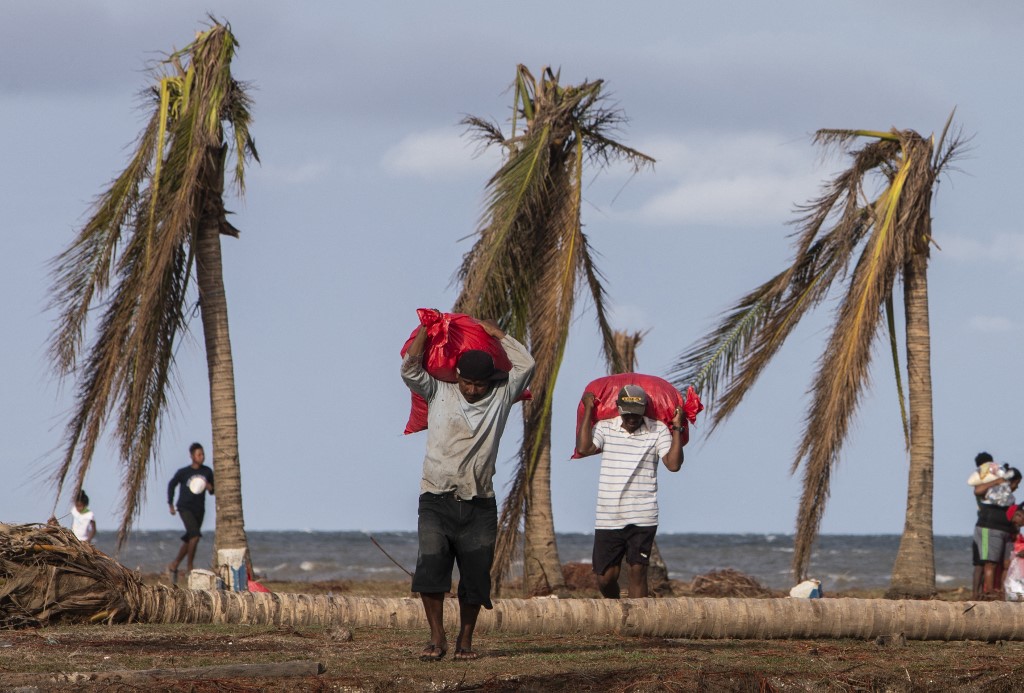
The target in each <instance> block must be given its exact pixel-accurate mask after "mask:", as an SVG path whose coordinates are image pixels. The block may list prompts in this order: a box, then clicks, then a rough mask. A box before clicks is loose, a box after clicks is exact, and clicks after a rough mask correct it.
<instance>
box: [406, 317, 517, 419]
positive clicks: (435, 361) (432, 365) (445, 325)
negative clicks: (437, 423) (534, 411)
mask: <svg viewBox="0 0 1024 693" xmlns="http://www.w3.org/2000/svg"><path fill="white" fill-rule="evenodd" d="M416 315H418V316H419V319H420V325H422V326H424V327H426V328H427V344H426V348H425V349H424V351H423V368H424V369H425V370H426V371H427V373H429V374H430V376H431V377H433V378H436V379H437V380H443V381H444V382H447V383H454V382H456V381H457V380H458V378H457V376H456V373H455V364H457V363H458V361H459V357H460V356H462V354H463V352H466V351H469V350H471V349H478V350H480V351H486V352H487V353H488V354H490V355H491V358H492V359H493V360H494V367H495V368H497V369H499V370H503V371H505V372H506V373H507V372H509V371H511V370H512V362H511V361H509V360H508V354H506V353H505V349H504V348H503V347H502V346H501V341H500V340H497V339H495V338H494V337H492V336H491V335H489V334H487V332H486V331H485V330H484V328H483V327H481V326H480V323H479V322H478V321H477V320H476V319H475V318H472V317H470V316H468V315H464V314H462V313H442V312H441V311H439V310H437V309H434V308H420V309H419V310H417V311H416ZM419 330H420V328H419V327H418V326H417V327H416V329H414V330H413V331H412V334H411V335H409V339H407V340H406V341H405V344H404V345H402V351H401V354H402V356H403V357H404V356H405V352H407V351H408V350H409V345H410V344H412V340H414V339H415V338H416V333H417V332H419ZM519 399H530V392H529V390H527V391H524V392H523V394H522V396H521V397H520V398H519ZM426 428H427V402H426V400H424V399H423V398H422V397H420V396H419V395H417V394H416V393H415V392H414V393H412V407H411V410H410V412H409V420H408V422H407V423H406V424H405V433H406V434H409V433H416V432H417V431H423V430H426Z"/></svg>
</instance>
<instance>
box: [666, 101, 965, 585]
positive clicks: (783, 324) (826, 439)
mask: <svg viewBox="0 0 1024 693" xmlns="http://www.w3.org/2000/svg"><path fill="white" fill-rule="evenodd" d="M951 122H952V115H950V119H949V121H947V123H946V127H945V129H944V131H943V133H942V136H941V137H940V138H939V141H938V144H936V142H935V139H934V137H928V138H926V137H922V136H921V135H919V134H918V133H916V132H914V131H913V130H896V129H893V130H891V131H889V132H874V131H863V130H819V131H818V133H817V135H816V137H815V140H816V142H817V143H819V144H822V145H826V146H838V147H840V148H842V149H843V150H846V151H849V154H850V157H851V159H852V163H851V165H850V167H849V168H848V169H846V170H845V171H842V172H840V173H839V174H838V175H836V176H835V178H834V179H833V180H832V181H831V182H830V183H829V184H828V185H827V186H826V188H825V191H824V193H823V194H822V196H821V197H819V198H818V199H817V200H814V201H813V202H811V203H810V204H808V205H806V206H805V207H803V208H802V211H803V216H801V217H800V219H799V226H800V229H799V232H798V233H797V234H795V238H796V243H795V246H796V252H795V254H794V259H793V262H792V264H791V265H790V266H789V267H788V268H787V269H785V270H784V271H783V272H781V273H779V274H777V275H776V276H774V277H772V278H771V279H770V280H768V281H767V282H765V283H764V284H762V285H761V286H759V287H757V288H756V289H754V291H752V292H751V293H749V294H747V295H746V296H744V297H743V298H742V299H740V301H739V302H738V303H737V304H736V305H735V306H733V308H731V309H730V310H729V311H728V312H727V313H726V315H725V317H724V318H723V319H722V321H721V322H720V323H719V325H718V327H717V328H716V329H715V330H714V331H713V332H711V333H710V334H709V335H708V336H707V337H705V338H704V339H703V340H702V341H700V342H699V343H698V344H697V345H696V346H694V347H693V348H692V349H690V351H688V352H687V353H685V354H684V355H683V356H682V357H681V358H680V360H679V362H678V363H677V364H676V367H675V372H674V377H673V380H674V382H675V383H676V384H677V385H678V384H689V383H692V384H693V385H694V387H695V388H697V389H698V390H700V391H701V395H702V396H703V397H705V398H706V399H707V400H711V401H712V404H713V407H712V408H713V412H712V418H711V428H710V430H714V429H715V427H717V426H718V425H719V424H721V423H722V422H723V421H724V420H725V419H726V418H727V417H728V416H729V415H730V414H731V413H732V412H733V411H735V409H736V407H737V406H739V403H740V401H741V400H742V399H743V397H744V396H745V395H746V394H747V393H748V392H749V391H750V389H751V387H753V385H754V382H755V381H756V380H757V378H758V376H759V375H760V374H761V372H762V371H763V370H764V368H765V367H766V366H767V365H768V363H769V362H770V361H771V358H772V357H773V356H774V355H775V353H776V352H777V351H778V349H779V348H780V347H781V346H782V343H783V342H784V341H785V339H786V337H788V336H789V335H790V333H791V332H792V330H793V328H794V327H795V326H796V324H797V323H798V322H799V321H800V319H801V318H802V317H804V315H806V314H807V313H808V311H810V310H811V309H812V308H814V307H816V306H817V305H818V304H820V303H821V302H822V301H823V300H824V299H825V298H826V296H827V295H828V294H829V291H830V289H831V288H832V287H833V285H835V284H844V283H845V287H844V289H843V294H842V296H841V301H840V304H839V307H838V309H837V310H836V314H835V322H834V324H833V328H832V334H831V336H830V338H829V340H828V343H827V344H826V346H825V349H824V351H823V352H822V356H821V358H820V360H819V362H818V370H817V373H816V374H815V376H814V382H813V385H812V387H811V402H810V404H809V406H808V413H807V417H806V423H805V427H804V432H803V439H802V440H801V442H800V445H799V447H798V449H797V453H796V459H795V461H794V462H793V465H792V471H794V472H795V471H796V470H797V469H798V468H799V467H800V466H801V465H803V495H802V497H801V499H800V508H799V513H798V520H797V529H796V538H795V541H794V545H795V552H794V556H793V570H794V573H795V575H796V578H797V580H803V579H804V578H805V577H806V574H807V568H808V564H809V562H810V558H811V548H812V546H813V544H814V540H815V539H816V537H817V534H818V528H819V526H820V524H821V519H822V515H823V514H824V511H825V503H826V501H827V499H828V496H829V491H830V484H831V478H832V471H833V469H834V468H835V465H836V464H837V462H838V461H839V455H840V451H841V449H842V445H843V442H844V441H845V439H846V436H847V432H848V431H849V428H850V424H851V422H852V420H853V417H854V414H855V412H856V408H857V404H858V402H859V400H860V398H861V396H862V395H863V393H864V391H865V390H866V389H867V385H868V376H869V367H870V365H871V356H872V349H873V347H874V345H875V343H876V341H877V340H878V338H879V335H880V334H881V333H882V332H883V331H884V328H883V326H887V328H888V333H889V341H890V344H891V347H892V350H891V353H892V357H893V360H894V365H895V373H896V385H897V391H898V393H899V402H900V411H901V413H902V414H903V423H904V434H905V443H906V448H907V450H908V451H909V458H910V464H909V485H908V491H907V513H906V524H905V526H904V530H903V537H902V540H901V542H900V549H899V553H898V555H897V558H896V565H895V567H894V569H893V575H892V585H891V589H890V595H891V596H929V595H932V594H934V593H935V561H934V549H933V537H932V475H933V466H934V439H933V433H932V383H931V356H930V336H929V327H928V282H927V279H928V275H927V270H928V257H929V249H930V246H931V244H932V243H933V242H934V241H933V239H932V229H931V222H932V220H931V201H932V193H933V191H934V189H935V187H936V186H937V184H938V180H939V176H940V174H941V173H942V172H943V171H944V169H945V168H946V166H947V165H949V163H950V162H951V161H952V160H953V159H954V156H955V154H956V153H957V151H958V150H959V148H960V147H961V144H962V139H961V138H959V137H956V138H953V139H952V140H951V141H949V142H946V135H947V133H948V130H949V127H950V123H951ZM862 140H867V143H866V144H864V145H863V146H862V147H861V148H860V149H855V150H852V151H850V146H851V144H852V143H853V142H855V141H862ZM875 181H877V182H878V185H877V187H876V188H875V190H872V186H871V183H873V182H875ZM851 264H852V268H851ZM899 281H902V284H903V310H904V318H905V322H906V359H907V384H908V385H907V387H908V390H909V403H910V406H909V421H908V420H907V415H906V411H907V409H906V407H905V406H904V401H903V385H902V382H903V381H902V376H901V372H900V366H899V359H898V355H899V349H898V347H897V335H896V329H895V319H894V297H895V295H896V289H897V283H898V282H899ZM720 390H721V391H722V393H721V395H720V396H718V392H719V391H720Z"/></svg>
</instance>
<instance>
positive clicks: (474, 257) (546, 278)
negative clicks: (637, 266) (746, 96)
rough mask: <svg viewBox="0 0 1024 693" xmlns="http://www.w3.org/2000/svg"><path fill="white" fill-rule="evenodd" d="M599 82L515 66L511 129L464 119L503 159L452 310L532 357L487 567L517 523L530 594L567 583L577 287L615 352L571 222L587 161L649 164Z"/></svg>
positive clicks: (503, 564) (504, 551)
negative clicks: (512, 470) (563, 462)
mask: <svg viewBox="0 0 1024 693" xmlns="http://www.w3.org/2000/svg"><path fill="white" fill-rule="evenodd" d="M603 86H604V84H603V82H602V81H601V80H596V81H586V82H583V83H582V84H580V85H578V86H562V85H561V84H560V83H559V76H558V74H557V73H555V72H553V71H551V70H550V69H549V68H545V69H544V70H542V72H541V77H540V79H537V78H535V77H534V76H533V75H532V74H531V73H530V71H529V70H527V69H526V67H524V66H522V65H519V66H518V67H517V69H516V81H515V103H514V105H513V120H512V131H511V134H509V135H508V136H507V137H506V136H505V135H504V134H503V133H502V131H501V128H500V127H499V126H498V125H496V124H493V123H491V122H488V121H485V120H482V119H480V118H474V117H471V118H467V119H466V120H465V121H464V122H465V124H467V125H468V126H469V127H470V128H471V130H473V131H475V133H476V135H477V137H478V138H479V139H480V140H481V141H482V142H483V143H484V144H487V145H490V144H496V145H499V146H501V147H502V148H503V149H504V151H505V161H504V163H503V164H502V166H501V168H500V169H499V170H498V171H497V173H495V174H494V175H493V176H492V177H491V179H490V181H488V184H487V206H486V210H485V212H484V215H483V220H482V221H481V224H480V228H479V231H478V238H477V241H476V243H475V244H474V246H473V248H472V249H471V250H470V251H469V252H468V253H466V256H465V258H464V259H463V264H462V267H461V268H460V270H459V273H458V277H459V280H460V281H461V283H462V290H461V292H460V294H459V297H458V299H457V300H456V302H455V310H456V311H459V312H462V313H469V314H471V315H475V316H478V317H484V318H494V319H495V320H497V321H498V323H499V324H500V325H501V326H502V327H503V328H504V329H505V330H506V331H507V332H509V333H510V334H511V335H512V336H514V337H515V338H516V339H518V340H519V341H521V342H522V343H523V344H525V345H526V346H527V347H528V348H529V350H530V353H531V354H533V357H534V359H535V360H536V362H537V367H536V371H535V372H534V376H533V381H532V383H531V385H530V389H531V390H532V392H533V399H532V401H530V402H527V403H524V407H523V417H524V429H523V446H522V452H521V454H520V460H519V467H518V470H517V472H516V475H515V477H514V480H513V482H512V486H511V489H510V491H509V494H508V496H507V497H506V499H505V502H504V504H503V506H502V511H501V518H500V520H499V523H498V541H497V546H496V554H495V561H494V571H493V573H492V575H493V578H494V582H495V586H496V588H500V585H501V582H502V580H503V578H504V576H505V574H506V572H507V571H508V568H509V566H510V564H511V562H512V557H513V555H514V554H515V552H516V550H517V547H518V544H519V537H520V525H521V524H522V526H523V537H524V540H523V587H524V590H525V591H526V593H527V594H534V595H540V594H549V593H551V592H552V591H553V590H556V589H560V588H562V587H564V582H563V578H562V566H561V562H560V560H559V558H558V548H557V546H556V544H555V530H554V519H553V517H552V512H551V405H552V397H553V395H554V389H555V381H556V379H557V378H558V369H559V367H560V365H561V363H562V355H563V354H564V352H565V343H566V340H567V338H568V335H569V326H570V323H571V322H572V318H573V311H574V307H575V302H576V296H577V294H578V293H579V292H580V291H583V290H586V291H587V292H588V293H589V295H590V297H591V299H592V301H593V304H594V311H595V314H596V317H597V322H598V326H599V329H600V331H601V336H602V340H603V345H604V351H605V353H606V354H614V353H615V351H614V342H613V337H612V331H611V328H610V327H609V326H608V322H607V319H606V317H605V308H604V296H605V290H604V286H603V285H602V278H601V275H600V273H599V272H598V271H597V269H596V267H595V265H594V256H593V253H592V251H591V249H590V244H589V241H588V240H587V237H586V235H585V234H584V233H583V226H582V223H581V218H580V207H581V204H582V197H583V175H584V164H585V163H587V164H594V165H596V166H597V167H598V168H601V167H604V166H607V165H608V164H610V163H611V162H612V161H616V160H625V161H626V162H628V163H629V164H630V165H632V167H633V169H634V170H635V171H638V170H640V169H642V168H644V167H646V166H650V165H652V164H653V163H654V160H653V159H652V158H650V157H649V156H647V155H646V154H643V153H641V152H638V151H636V150H635V149H630V148H629V147H626V146H624V145H622V144H620V143H618V142H616V141H614V140H612V139H610V136H611V135H612V134H613V133H614V132H615V130H616V128H617V127H619V126H620V125H621V124H622V123H623V122H624V116H623V114H622V112H621V111H620V110H619V109H616V108H609V107H607V106H606V105H605V103H604V101H605V97H604V96H603V95H602V93H601V92H602V89H603ZM520 127H522V129H521V130H520ZM613 358H615V357H613Z"/></svg>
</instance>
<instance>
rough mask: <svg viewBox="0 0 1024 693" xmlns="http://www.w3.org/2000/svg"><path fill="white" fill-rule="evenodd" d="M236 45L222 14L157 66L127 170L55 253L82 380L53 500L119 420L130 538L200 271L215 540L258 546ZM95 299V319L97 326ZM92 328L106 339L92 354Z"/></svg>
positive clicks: (67, 332)
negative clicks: (246, 485)
mask: <svg viewBox="0 0 1024 693" xmlns="http://www.w3.org/2000/svg"><path fill="white" fill-rule="evenodd" d="M237 47H238V43H237V41H236V40H235V37H234V36H233V35H232V33H231V30H230V28H229V27H227V26H224V25H221V24H217V23H214V24H213V26H212V27H211V28H210V29H209V30H207V31H204V32H202V33H200V34H198V35H197V36H196V39H195V41H194V42H193V43H191V44H190V45H189V46H187V47H186V48H184V49H183V50H181V51H178V52H176V53H173V54H172V55H171V56H170V57H168V58H167V59H166V60H165V61H163V62H162V63H161V64H160V66H159V68H158V69H157V70H156V71H154V75H155V77H156V83H155V84H154V85H153V86H152V87H151V88H150V89H149V90H148V91H147V92H146V94H145V96H146V97H147V98H148V100H149V102H150V104H151V105H152V112H151V114H150V117H149V120H148V122H147V124H146V126H145V129H144V130H143V131H142V134H141V135H140V136H139V139H138V142H137V145H136V148H135V150H134V153H133V155H132V158H131V160H130V161H129V163H128V166H127V168H126V169H125V170H124V171H123V172H122V173H121V174H120V175H119V176H118V177H117V178H116V179H115V180H114V182H113V183H112V184H111V186H110V188H109V189H108V190H107V191H106V192H104V193H103V194H102V195H100V196H99V198H98V199H97V201H96V203H95V207H94V210H93V214H92V217H91V218H90V219H89V220H88V222H87V223H86V224H85V226H84V227H83V228H82V230H81V231H80V232H79V233H78V235H77V237H76V238H75V239H74V241H73V242H72V243H71V245H70V247H68V249H67V250H65V251H64V252H63V253H62V254H61V255H59V256H58V257H57V258H56V259H55V260H54V261H53V276H54V282H53V287H52V289H51V292H52V297H53V298H52V305H53V306H54V307H55V308H56V309H57V310H58V312H59V319H58V324H57V327H56V329H55V330H54V332H53V335H52V336H51V339H50V354H51V357H52V360H53V363H54V367H55V369H56V370H57V371H58V373H59V374H60V375H61V377H62V378H63V377H73V378H74V379H75V381H76V390H75V399H74V405H73V410H72V416H71V420H70V422H69V423H68V425H67V428H66V431H65V436H64V453H63V459H62V460H61V463H60V465H59V468H58V469H57V470H56V472H55V474H54V479H55V482H56V486H57V494H56V499H55V502H54V504H55V506H56V503H57V502H59V499H60V495H61V490H62V489H63V487H64V484H65V483H66V482H67V481H68V477H69V475H70V476H71V479H72V484H73V487H74V489H75V491H77V490H78V489H79V488H81V485H82V482H83V479H84V478H85V475H86V473H87V472H88V470H89V467H90V465H91V463H92V460H93V454H94V452H95V450H96V445H97V443H98V441H99V439H100V437H101V435H102V433H103V430H104V428H105V426H106V424H107V419H108V417H110V418H114V420H115V426H114V435H115V437H116V440H117V443H118V451H119V454H120V458H121V459H120V461H121V464H122V465H123V468H124V472H123V476H124V484H123V486H124V489H125V495H124V499H123V503H122V507H123V514H122V517H121V522H120V527H119V530H118V545H119V546H120V545H121V544H122V543H123V542H124V540H125V539H126V537H127V535H128V532H129V530H130V528H131V526H132V523H133V522H134V520H135V519H136V518H137V517H138V514H139V510H140V504H141V501H142V499H143V494H144V491H145V487H146V480H147V476H148V472H149V468H150V463H151V462H152V461H153V458H154V457H155V455H156V451H157V448H156V443H157V440H158V438H159V432H160V423H161V420H162V417H163V415H164V413H165V410H166V404H167V399H168V394H169V389H170V386H171V385H170V384H171V382H172V379H173V370H172V369H173V361H174V354H175V351H176V349H177V346H178V344H179V343H180V341H181V337H182V335H183V333H185V331H186V330H187V328H188V318H189V315H190V314H191V312H192V301H193V299H192V298H190V296H191V295H192V294H191V285H192V282H193V272H194V273H195V281H196V283H197V285H198V306H199V313H200V315H201V317H202V324H203V334H204V337H205V344H206V358H207V366H208V373H209V381H210V413H211V419H212V422H211V423H212V434H213V470H214V474H215V475H216V479H217V495H216V501H217V525H216V536H215V539H214V548H215V551H216V550H218V549H225V548H232V549H247V541H246V535H245V523H244V520H243V515H242V491H241V472H240V466H239V458H238V424H237V416H236V412H235V381H234V366H233V361H232V357H231V340H230V335H229V332H228V313H227V299H226V297H225V292H224V279H223V275H222V270H221V247H220V236H221V235H228V236H233V237H237V236H238V230H237V229H236V228H235V227H233V226H232V225H231V224H230V223H229V222H228V221H227V211H226V210H225V207H224V199H223V197H224V175H225V163H226V158H227V155H228V153H229V151H231V152H233V153H234V156H235V161H236V163H235V167H234V181H235V185H236V188H237V191H238V193H239V194H241V193H242V192H243V191H244V173H245V163H246V161H247V160H249V159H250V158H253V159H256V158H257V154H256V148H255V145H254V144H253V140H252V138H251V137H250V135H249V125H250V121H251V116H250V113H249V105H250V100H249V97H248V95H247V94H246V91H245V86H244V85H243V84H241V83H240V82H238V81H236V80H235V79H234V77H232V75H231V60H232V58H233V56H234V54H235V50H236V48H237ZM98 309H99V310H102V315H101V316H99V318H98V324H94V325H90V324H89V323H90V318H91V317H93V316H95V315H97V310H98ZM87 332H92V333H94V335H95V336H94V337H93V338H92V341H91V344H90V345H89V347H88V350H87V352H86V353H84V354H83V352H85V351H86V350H85V345H83V342H84V340H85V335H86V333H87ZM215 555H216V554H215Z"/></svg>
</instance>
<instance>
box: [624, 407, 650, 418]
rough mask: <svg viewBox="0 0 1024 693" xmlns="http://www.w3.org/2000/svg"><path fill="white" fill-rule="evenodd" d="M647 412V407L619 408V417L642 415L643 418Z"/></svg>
mask: <svg viewBox="0 0 1024 693" xmlns="http://www.w3.org/2000/svg"><path fill="white" fill-rule="evenodd" d="M646 412H647V407H619V415H622V414H640V415H641V416H643V415H644V414H645V413H646Z"/></svg>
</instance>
